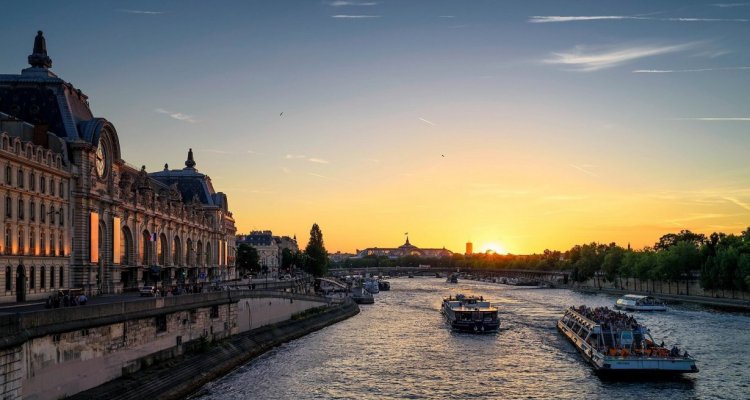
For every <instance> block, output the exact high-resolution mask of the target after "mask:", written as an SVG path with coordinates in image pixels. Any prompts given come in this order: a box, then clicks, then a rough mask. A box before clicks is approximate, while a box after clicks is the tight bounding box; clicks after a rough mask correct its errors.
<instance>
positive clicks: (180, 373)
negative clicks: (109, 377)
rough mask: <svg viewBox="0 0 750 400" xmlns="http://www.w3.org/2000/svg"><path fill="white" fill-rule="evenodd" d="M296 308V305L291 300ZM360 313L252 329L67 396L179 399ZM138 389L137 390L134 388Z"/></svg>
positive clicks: (331, 311)
mask: <svg viewBox="0 0 750 400" xmlns="http://www.w3.org/2000/svg"><path fill="white" fill-rule="evenodd" d="M295 302H296V300H295ZM357 313H359V307H358V306H357V305H356V304H355V303H354V302H352V301H349V302H345V303H343V304H341V305H337V306H334V307H329V308H327V309H326V310H325V311H324V312H321V313H317V314H314V315H311V316H309V317H306V318H303V319H297V320H287V321H284V322H280V323H278V324H273V325H267V326H264V327H261V328H257V329H253V330H252V331H250V332H247V333H242V334H239V335H236V336H233V337H231V338H229V339H228V340H224V341H221V342H219V343H217V345H216V346H212V347H210V348H208V349H204V350H203V351H197V352H193V353H189V354H185V355H183V356H180V357H178V358H177V359H175V360H173V361H172V362H169V363H164V364H160V365H158V366H155V367H153V368H149V369H146V370H142V371H139V372H136V373H135V374H133V375H129V376H127V377H123V378H119V379H116V380H114V381H111V382H108V383H106V384H104V385H101V386H99V387H96V388H93V389H91V390H87V391H85V392H81V393H79V394H77V395H75V396H72V397H71V398H70V400H91V399H108V400H142V399H157V398H158V399H162V400H170V399H184V398H185V397H187V396H189V395H190V394H192V393H193V392H195V391H196V390H198V389H200V388H201V387H202V386H203V385H205V384H206V383H208V382H210V381H212V380H215V379H217V378H219V377H221V376H222V375H224V374H226V373H228V372H230V371H231V370H232V369H234V368H236V367H238V366H240V365H242V364H244V363H246V362H248V361H249V360H250V359H252V358H254V357H257V356H259V355H261V354H263V353H265V352H266V351H268V350H271V349H272V348H274V347H275V346H278V345H280V344H282V343H285V342H288V341H290V340H293V339H296V338H299V337H301V336H304V335H307V334H308V333H310V332H313V331H316V330H319V329H322V328H325V327H326V326H329V325H331V324H334V323H336V322H339V321H342V320H344V319H347V318H349V317H352V316H354V315H356V314H357ZM135 383H137V384H135Z"/></svg>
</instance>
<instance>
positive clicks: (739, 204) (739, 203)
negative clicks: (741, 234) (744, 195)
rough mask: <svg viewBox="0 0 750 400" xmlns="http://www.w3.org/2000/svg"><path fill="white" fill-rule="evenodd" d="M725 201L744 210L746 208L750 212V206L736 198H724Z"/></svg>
mask: <svg viewBox="0 0 750 400" xmlns="http://www.w3.org/2000/svg"><path fill="white" fill-rule="evenodd" d="M724 200H727V201H730V202H732V203H734V204H736V205H738V206H740V207H742V208H744V209H745V210H747V211H750V204H747V203H745V202H744V201H741V200H739V199H738V198H736V197H724Z"/></svg>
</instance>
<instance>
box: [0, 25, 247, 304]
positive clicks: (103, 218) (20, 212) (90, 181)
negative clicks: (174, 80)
mask: <svg viewBox="0 0 750 400" xmlns="http://www.w3.org/2000/svg"><path fill="white" fill-rule="evenodd" d="M28 61H29V64H30V65H31V67H30V68H26V69H24V70H22V71H21V74H20V75H0V168H2V172H0V188H2V190H3V192H4V193H3V196H2V200H0V201H2V203H0V204H2V207H3V211H2V213H3V214H2V215H3V217H4V225H3V229H0V234H2V238H1V239H0V266H2V267H4V268H5V271H4V273H0V280H2V283H0V288H5V290H4V292H1V293H2V295H0V302H11V301H17V300H34V299H43V298H46V297H47V296H49V294H50V293H52V292H53V291H57V290H59V289H68V288H81V289H83V290H84V291H85V292H86V293H89V294H97V293H119V292H122V291H123V290H126V289H129V288H136V287H138V286H141V285H144V284H155V285H165V286H167V285H169V286H173V285H180V284H195V283H210V282H217V281H222V280H227V279H233V278H235V275H236V271H235V268H234V258H235V233H236V228H235V224H234V218H233V216H232V213H231V212H230V211H229V206H228V202H227V197H226V195H225V194H224V193H221V192H216V191H215V190H214V188H213V185H212V184H211V179H210V178H209V177H208V176H207V175H205V174H202V173H200V172H199V171H198V170H197V169H196V168H195V166H196V162H195V160H194V158H193V152H192V149H191V150H189V151H188V155H187V160H186V161H185V167H184V168H181V169H172V170H170V169H169V168H168V166H167V165H166V164H165V166H164V167H165V168H164V170H163V171H159V172H153V173H149V172H147V171H146V169H145V167H141V168H140V169H138V168H135V167H133V166H130V165H128V164H127V163H126V162H125V160H124V159H123V158H122V156H121V154H120V141H119V137H118V133H117V130H116V129H115V127H114V125H112V123H110V122H109V121H107V120H106V119H104V118H99V117H94V115H93V113H92V112H91V109H90V107H89V100H88V97H87V96H86V95H85V94H84V93H83V92H81V90H80V89H76V88H75V87H74V86H73V85H71V84H70V83H69V82H66V81H64V80H62V79H61V78H59V77H58V76H57V75H55V74H54V73H53V72H51V71H50V67H51V66H52V60H51V59H50V57H49V56H48V55H47V49H46V43H45V39H44V37H43V35H42V32H41V31H40V32H39V33H38V34H37V36H36V38H35V40H34V49H33V53H32V54H31V55H30V56H29V57H28Z"/></svg>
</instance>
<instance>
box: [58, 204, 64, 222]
mask: <svg viewBox="0 0 750 400" xmlns="http://www.w3.org/2000/svg"><path fill="white" fill-rule="evenodd" d="M58 212H59V213H60V226H65V213H64V212H63V208H62V207H60V210H59V211H58Z"/></svg>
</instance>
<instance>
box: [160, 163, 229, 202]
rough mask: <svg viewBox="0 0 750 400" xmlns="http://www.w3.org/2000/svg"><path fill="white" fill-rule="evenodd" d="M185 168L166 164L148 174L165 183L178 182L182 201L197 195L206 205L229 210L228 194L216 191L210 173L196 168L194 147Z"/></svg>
mask: <svg viewBox="0 0 750 400" xmlns="http://www.w3.org/2000/svg"><path fill="white" fill-rule="evenodd" d="M185 165H186V166H185V168H183V169H169V167H168V165H166V164H165V165H164V170H163V171H159V172H152V173H150V174H148V176H149V177H150V178H151V179H153V180H156V181H157V182H160V183H161V184H164V185H166V186H171V185H173V184H177V189H178V190H179V191H180V193H181V194H182V201H184V202H189V201H192V199H193V198H195V197H197V199H198V201H200V202H201V204H203V205H204V206H209V207H217V208H221V209H223V210H225V211H227V210H229V204H228V201H227V196H226V195H225V194H224V193H222V192H216V191H215V190H214V186H213V185H212V184H211V178H209V177H208V175H204V174H201V173H200V172H198V170H197V169H195V161H194V160H193V149H190V150H189V152H188V159H187V161H185Z"/></svg>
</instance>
